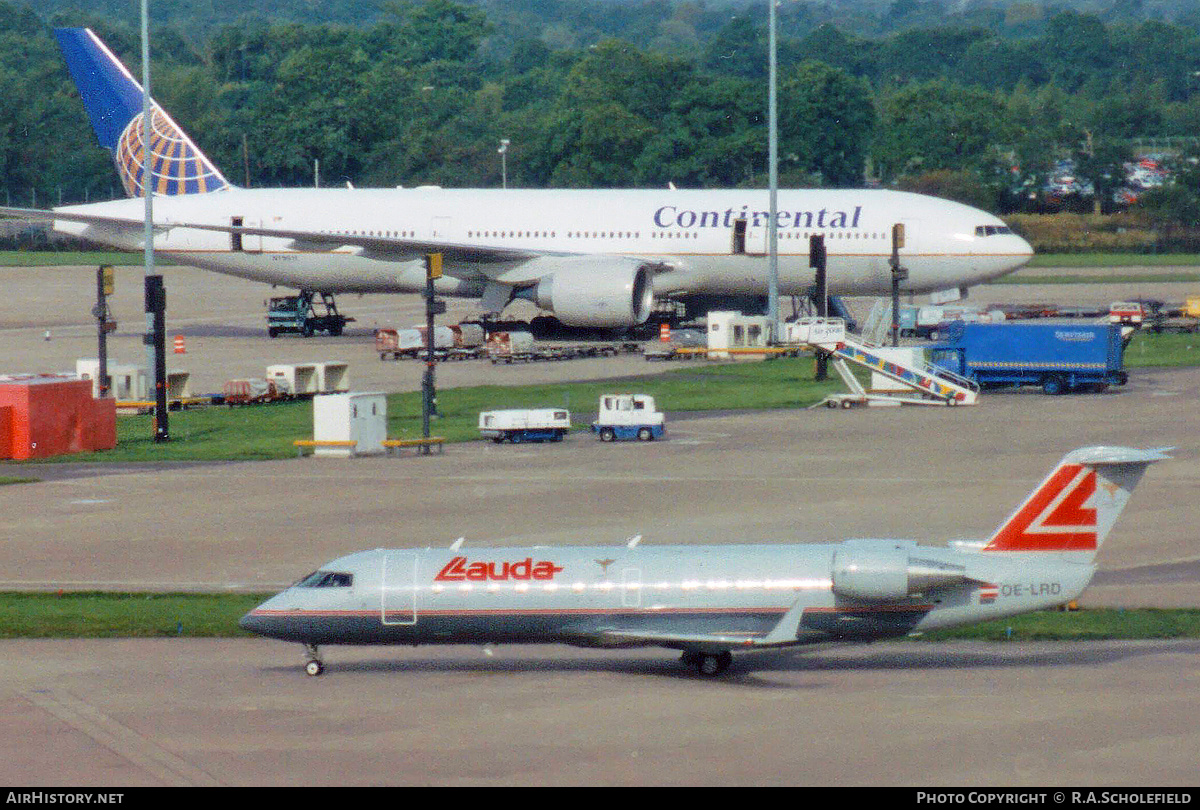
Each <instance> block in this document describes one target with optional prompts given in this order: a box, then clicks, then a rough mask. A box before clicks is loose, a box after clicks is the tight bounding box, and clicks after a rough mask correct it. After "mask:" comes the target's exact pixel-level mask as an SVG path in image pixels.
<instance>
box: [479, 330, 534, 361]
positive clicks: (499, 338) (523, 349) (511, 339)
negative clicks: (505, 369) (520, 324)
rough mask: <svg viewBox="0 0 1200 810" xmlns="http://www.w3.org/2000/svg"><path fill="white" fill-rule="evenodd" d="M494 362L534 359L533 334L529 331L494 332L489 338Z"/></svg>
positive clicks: (489, 349) (488, 344) (489, 353)
mask: <svg viewBox="0 0 1200 810" xmlns="http://www.w3.org/2000/svg"><path fill="white" fill-rule="evenodd" d="M487 349H488V356H489V357H491V359H492V363H493V364H494V363H499V362H504V363H512V362H513V361H529V360H532V359H534V351H533V335H531V334H530V333H529V332H492V333H491V334H490V335H488V338H487Z"/></svg>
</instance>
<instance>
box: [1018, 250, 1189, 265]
mask: <svg viewBox="0 0 1200 810" xmlns="http://www.w3.org/2000/svg"><path fill="white" fill-rule="evenodd" d="M1027 266H1028V267H1032V268H1039V267H1192V266H1200V254H1197V253H1037V254H1034V256H1033V258H1032V259H1030V260H1029V264H1028V265H1027Z"/></svg>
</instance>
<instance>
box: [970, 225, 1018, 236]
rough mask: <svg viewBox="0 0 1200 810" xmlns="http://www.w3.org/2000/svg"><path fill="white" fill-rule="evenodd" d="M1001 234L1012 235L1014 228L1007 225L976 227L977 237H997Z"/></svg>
mask: <svg viewBox="0 0 1200 810" xmlns="http://www.w3.org/2000/svg"><path fill="white" fill-rule="evenodd" d="M1001 233H1012V228H1010V227H1008V226H1007V225H976V226H975V235H976V236H995V235H997V234H1001Z"/></svg>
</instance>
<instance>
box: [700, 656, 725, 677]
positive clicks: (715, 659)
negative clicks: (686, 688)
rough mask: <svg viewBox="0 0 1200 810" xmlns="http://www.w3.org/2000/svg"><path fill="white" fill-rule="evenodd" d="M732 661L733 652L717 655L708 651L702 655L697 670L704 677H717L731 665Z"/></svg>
mask: <svg viewBox="0 0 1200 810" xmlns="http://www.w3.org/2000/svg"><path fill="white" fill-rule="evenodd" d="M732 662H733V655H732V654H731V653H728V652H723V653H717V654H716V655H709V654H707V653H706V654H703V655H701V656H700V660H699V662H697V664H696V670H697V671H698V672H699V673H700V675H701V676H702V677H705V678H715V677H717V676H718V675H720V674H721V673H722V672H724V671H725V670H727V669H729V665H730V664H731V663H732Z"/></svg>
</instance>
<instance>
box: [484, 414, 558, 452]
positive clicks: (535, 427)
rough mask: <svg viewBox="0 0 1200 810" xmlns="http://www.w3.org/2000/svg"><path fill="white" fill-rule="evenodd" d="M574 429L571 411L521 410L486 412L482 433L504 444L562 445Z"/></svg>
mask: <svg viewBox="0 0 1200 810" xmlns="http://www.w3.org/2000/svg"><path fill="white" fill-rule="evenodd" d="M570 429H571V412H570V411H568V410H566V409H565V408H519V409H512V410H504V411H483V412H481V413H480V414H479V434H480V435H481V436H482V437H483V438H485V439H491V440H492V441H494V442H495V443H496V444H500V443H501V442H503V441H504V440H505V439H508V440H509V441H510V442H512V443H513V444H519V443H521V442H547V441H549V442H561V441H562V439H563V436H566V435H567V431H569V430H570Z"/></svg>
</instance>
